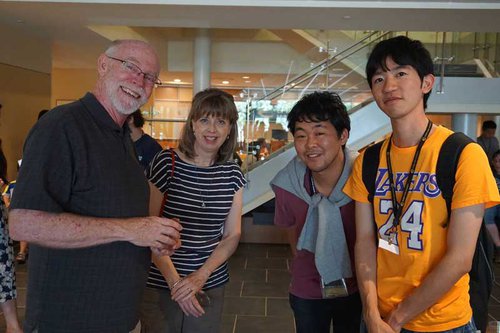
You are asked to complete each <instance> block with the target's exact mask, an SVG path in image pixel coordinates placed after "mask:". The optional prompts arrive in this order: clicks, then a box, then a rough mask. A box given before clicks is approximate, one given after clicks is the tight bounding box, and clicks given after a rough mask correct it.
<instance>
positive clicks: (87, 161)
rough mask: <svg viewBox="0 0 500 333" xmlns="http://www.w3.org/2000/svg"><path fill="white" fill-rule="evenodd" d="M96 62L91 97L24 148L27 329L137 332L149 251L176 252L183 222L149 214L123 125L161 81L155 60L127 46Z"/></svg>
mask: <svg viewBox="0 0 500 333" xmlns="http://www.w3.org/2000/svg"><path fill="white" fill-rule="evenodd" d="M97 65H98V79H97V83H96V86H95V89H94V91H93V93H87V94H86V95H85V96H84V97H82V98H81V99H79V100H78V101H76V102H74V103H70V104H67V105H63V106H59V107H56V108H55V109H53V110H52V111H50V112H48V113H47V114H46V115H45V116H44V117H43V118H42V119H40V121H38V122H37V123H36V124H35V126H34V127H33V128H32V130H31V131H30V133H29V136H28V138H27V140H26V143H25V147H24V153H23V164H22V167H21V170H20V172H19V177H18V179H17V186H16V196H15V197H14V198H13V201H12V203H11V213H10V217H9V218H10V231H11V234H12V237H13V238H14V239H18V240H26V241H28V242H30V243H31V245H30V257H29V279H28V296H27V308H26V322H25V327H24V332H40V333H44V332H51V333H59V332H64V333H71V332H79V333H83V332H85V333H94V332H95V333H106V332H110V333H111V332H129V331H131V330H132V329H133V328H134V327H135V325H136V324H137V321H138V319H137V318H138V304H139V302H140V300H141V297H142V292H143V290H144V287H145V284H146V278H147V273H148V269H149V264H150V260H151V251H150V249H153V251H156V252H157V253H161V254H165V255H168V254H170V253H172V251H173V250H175V248H177V247H178V246H179V231H180V229H181V227H180V225H179V224H178V223H177V222H176V221H173V220H170V219H166V218H160V217H154V216H149V187H148V182H147V181H146V179H145V177H144V175H143V171H142V168H141V166H140V165H139V163H138V162H137V160H136V158H135V154H134V148H133V144H132V141H131V139H130V134H129V130H128V126H127V125H126V119H127V116H128V115H129V114H131V113H133V112H134V111H135V110H137V109H138V108H139V107H140V106H142V105H143V104H144V103H145V102H146V101H147V100H148V98H149V96H150V95H151V92H152V90H153V87H154V85H155V84H158V83H160V82H159V79H158V74H159V72H160V67H159V61H158V57H157V55H156V53H155V51H154V50H153V48H152V47H151V46H150V45H149V44H147V43H145V42H142V41H135V40H121V41H115V42H113V43H112V44H111V46H110V47H109V48H108V49H107V50H106V51H105V53H103V54H102V55H100V56H99V58H98V61H97ZM75 79H77V78H75Z"/></svg>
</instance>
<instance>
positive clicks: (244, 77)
mask: <svg viewBox="0 0 500 333" xmlns="http://www.w3.org/2000/svg"><path fill="white" fill-rule="evenodd" d="M241 78H242V79H249V78H250V76H246V75H245V76H242V77H241Z"/></svg>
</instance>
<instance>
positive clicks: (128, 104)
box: [105, 84, 148, 116]
mask: <svg viewBox="0 0 500 333" xmlns="http://www.w3.org/2000/svg"><path fill="white" fill-rule="evenodd" d="M124 87H126V86H124ZM126 88H128V89H130V88H129V87H126ZM105 89H106V93H107V95H108V96H109V99H110V101H111V104H112V105H113V107H114V108H115V109H116V111H118V112H119V113H121V114H123V115H126V116H128V115H130V114H132V113H134V112H135V111H136V110H137V109H139V108H140V107H141V106H143V105H144V104H146V102H147V101H148V98H146V96H145V95H146V92H145V91H144V89H142V88H135V89H130V90H132V91H134V92H136V93H138V94H139V95H140V97H139V98H138V99H135V98H134V97H133V96H128V95H127V93H126V92H124V91H121V92H120V90H121V87H120V84H106V85H105ZM119 94H123V95H125V96H123V97H122V96H119ZM120 97H122V98H120Z"/></svg>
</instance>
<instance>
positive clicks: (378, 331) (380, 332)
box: [366, 317, 399, 333]
mask: <svg viewBox="0 0 500 333" xmlns="http://www.w3.org/2000/svg"><path fill="white" fill-rule="evenodd" d="M366 327H367V328H368V332H369V333H399V330H397V331H396V330H394V329H393V328H392V327H391V326H390V325H389V324H387V323H386V322H385V321H383V320H382V318H380V317H379V318H378V319H377V318H374V319H370V320H366Z"/></svg>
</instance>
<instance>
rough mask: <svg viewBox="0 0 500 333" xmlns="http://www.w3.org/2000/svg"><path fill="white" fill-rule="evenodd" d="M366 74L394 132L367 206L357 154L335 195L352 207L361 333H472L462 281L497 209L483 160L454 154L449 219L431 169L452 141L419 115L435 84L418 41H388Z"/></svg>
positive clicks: (469, 153) (476, 152)
mask: <svg viewBox="0 0 500 333" xmlns="http://www.w3.org/2000/svg"><path fill="white" fill-rule="evenodd" d="M366 73H367V79H368V83H369V85H370V87H371V90H372V94H373V96H374V98H375V101H376V103H377V105H378V106H379V108H380V109H382V111H383V112H384V113H385V114H386V115H387V116H388V117H389V118H390V119H391V125H392V130H393V132H392V135H391V137H390V138H389V139H387V140H385V142H384V143H383V144H382V147H381V150H380V163H379V166H378V171H377V176H376V182H375V192H374V197H373V204H372V203H370V201H369V199H368V191H367V189H366V187H365V185H364V183H363V180H362V164H363V158H364V154H361V155H360V156H359V157H358V159H357V160H356V162H355V164H354V168H353V173H352V175H351V177H350V178H349V180H348V181H347V183H346V186H345V187H344V192H345V193H346V194H348V195H349V196H350V197H352V198H353V199H354V200H355V201H356V246H355V258H356V273H357V277H358V285H359V289H360V294H361V299H362V302H363V307H364V309H363V315H364V321H365V324H366V329H367V330H368V332H390V333H394V332H405V333H407V332H471V333H475V332H476V328H475V325H474V323H473V320H472V310H471V307H470V305H469V294H468V289H469V276H468V272H469V270H470V268H471V262H472V258H473V255H474V250H475V245H476V240H477V236H478V233H479V229H480V226H481V221H482V218H483V214H484V209H485V208H488V207H491V206H492V205H494V204H495V203H497V202H498V201H499V200H500V197H499V194H498V190H497V188H496V185H495V181H494V179H493V177H492V174H491V171H490V169H489V168H488V160H487V157H486V155H485V154H484V152H483V150H482V149H481V147H480V146H479V145H477V144H475V143H473V144H469V145H467V146H466V147H465V148H464V150H463V151H462V153H461V155H460V158H459V162H458V167H457V172H456V183H455V186H454V191H453V198H452V204H451V214H450V217H449V216H448V211H447V207H446V202H445V200H444V199H443V197H442V195H441V190H440V188H439V187H438V185H437V182H436V163H437V159H438V156H439V151H440V148H441V146H442V144H443V142H444V141H445V140H446V138H447V137H448V136H449V135H451V134H452V133H453V132H452V131H450V130H448V129H446V128H444V127H442V126H437V125H434V124H432V122H431V121H430V120H429V119H428V118H427V116H426V114H425V108H426V106H427V99H428V98H429V95H430V92H431V90H432V86H433V84H434V75H433V63H432V59H431V57H430V54H429V52H428V51H427V50H426V49H425V48H424V46H423V45H422V43H420V42H419V41H415V40H410V39H408V38H407V37H403V36H399V37H395V38H391V39H388V40H385V41H382V42H380V43H379V44H377V45H376V46H375V48H374V49H373V51H372V53H371V54H370V57H369V59H368V63H367V66H366ZM408 179H410V181H408ZM374 222H375V223H374Z"/></svg>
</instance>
